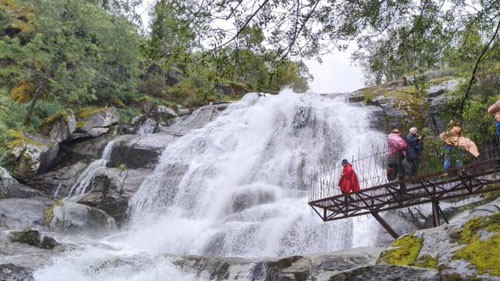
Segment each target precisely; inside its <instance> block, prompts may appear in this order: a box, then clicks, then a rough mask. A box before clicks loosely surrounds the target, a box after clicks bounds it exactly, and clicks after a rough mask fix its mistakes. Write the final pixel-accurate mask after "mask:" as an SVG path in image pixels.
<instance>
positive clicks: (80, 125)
mask: <svg viewBox="0 0 500 281" xmlns="http://www.w3.org/2000/svg"><path fill="white" fill-rule="evenodd" d="M88 122H89V121H78V122H76V127H77V128H81V127H83V126H85V124H87V123H88Z"/></svg>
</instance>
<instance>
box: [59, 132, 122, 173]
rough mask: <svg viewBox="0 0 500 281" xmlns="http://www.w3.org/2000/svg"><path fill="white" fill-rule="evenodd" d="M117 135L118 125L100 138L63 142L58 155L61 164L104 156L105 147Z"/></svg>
mask: <svg viewBox="0 0 500 281" xmlns="http://www.w3.org/2000/svg"><path fill="white" fill-rule="evenodd" d="M115 135H116V126H112V127H111V128H110V130H109V131H108V133H107V134H106V135H104V136H101V137H99V138H92V139H87V140H79V141H76V142H65V143H61V144H60V151H59V155H58V163H59V165H60V166H67V165H71V164H74V163H77V162H79V161H86V162H90V161H93V160H95V159H100V158H102V152H103V151H104V148H105V147H106V145H107V144H108V143H109V142H110V141H111V140H112V139H113V137H115Z"/></svg>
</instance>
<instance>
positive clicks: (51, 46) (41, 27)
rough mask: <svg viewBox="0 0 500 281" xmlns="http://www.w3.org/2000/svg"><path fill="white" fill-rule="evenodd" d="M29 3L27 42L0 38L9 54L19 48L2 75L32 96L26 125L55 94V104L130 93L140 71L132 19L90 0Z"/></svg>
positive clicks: (103, 99) (13, 90)
mask: <svg viewBox="0 0 500 281" xmlns="http://www.w3.org/2000/svg"><path fill="white" fill-rule="evenodd" d="M28 4H31V5H32V7H33V9H34V11H35V13H34V14H35V15H36V16H34V17H33V18H32V19H31V22H32V24H33V25H34V27H35V35H34V36H33V38H32V39H30V40H29V41H28V42H26V43H25V44H21V41H19V40H18V39H17V38H13V39H12V38H5V36H4V38H2V39H3V40H1V41H0V48H5V49H8V50H9V52H7V54H8V53H13V52H17V54H16V55H9V57H8V65H9V67H8V68H7V69H6V70H3V71H2V72H0V75H1V76H2V78H8V79H9V81H12V82H11V83H13V85H7V86H8V87H9V88H11V93H13V94H18V96H19V97H21V98H20V99H17V101H18V102H20V103H24V102H27V101H29V102H30V106H29V110H28V112H27V115H26V118H25V122H24V123H25V125H29V124H30V123H31V119H32V115H33V113H34V111H35V109H36V105H37V103H38V102H39V100H40V99H45V100H51V101H52V104H53V105H54V109H57V108H58V107H59V108H60V107H74V106H81V105H88V104H91V103H95V104H105V103H107V102H109V101H110V100H112V99H114V98H120V99H125V100H126V99H131V97H132V96H133V95H134V93H135V91H136V89H135V87H136V81H137V78H138V75H139V71H138V63H139V58H138V44H139V35H138V33H137V31H136V29H135V27H134V26H133V25H131V24H130V23H129V22H128V21H127V20H126V19H125V18H124V17H122V16H114V15H111V14H110V13H108V12H106V11H105V10H103V9H102V8H100V7H98V6H96V5H94V4H91V3H88V2H82V1H78V0H68V1H66V0H50V1H49V0H31V1H27V4H26V5H28ZM2 46H3V47H2ZM21 90H22V91H21ZM22 94H24V95H22ZM11 95H12V94H11ZM48 113H51V112H48ZM41 117H42V118H43V117H46V116H41Z"/></svg>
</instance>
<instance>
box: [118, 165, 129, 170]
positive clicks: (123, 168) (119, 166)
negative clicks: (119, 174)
mask: <svg viewBox="0 0 500 281" xmlns="http://www.w3.org/2000/svg"><path fill="white" fill-rule="evenodd" d="M116 168H117V169H119V170H122V171H124V170H127V169H128V166H127V165H125V164H120V165H118V166H117V167H116Z"/></svg>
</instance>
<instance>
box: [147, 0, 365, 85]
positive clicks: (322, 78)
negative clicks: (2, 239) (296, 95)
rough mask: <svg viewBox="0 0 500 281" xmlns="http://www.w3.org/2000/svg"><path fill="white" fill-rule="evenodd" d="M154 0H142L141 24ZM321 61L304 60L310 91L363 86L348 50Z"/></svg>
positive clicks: (324, 57)
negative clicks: (307, 69) (309, 75)
mask: <svg viewBox="0 0 500 281" xmlns="http://www.w3.org/2000/svg"><path fill="white" fill-rule="evenodd" d="M154 1H155V0H143V2H142V5H141V7H139V10H138V12H139V14H141V16H142V21H143V24H145V25H147V24H149V15H148V9H149V8H151V7H152V4H153V3H154ZM321 58H322V60H323V63H321V64H320V63H318V62H317V61H316V60H305V63H306V65H307V67H308V68H309V72H310V73H311V74H312V76H313V77H314V80H313V81H311V82H309V87H310V89H311V91H313V92H316V93H342V92H351V91H355V90H357V89H360V88H363V86H364V84H363V81H364V77H363V73H362V71H361V69H360V68H359V67H357V66H354V65H352V64H351V61H350V53H349V51H346V52H340V51H336V52H335V53H332V54H328V55H325V56H322V57H321Z"/></svg>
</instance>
